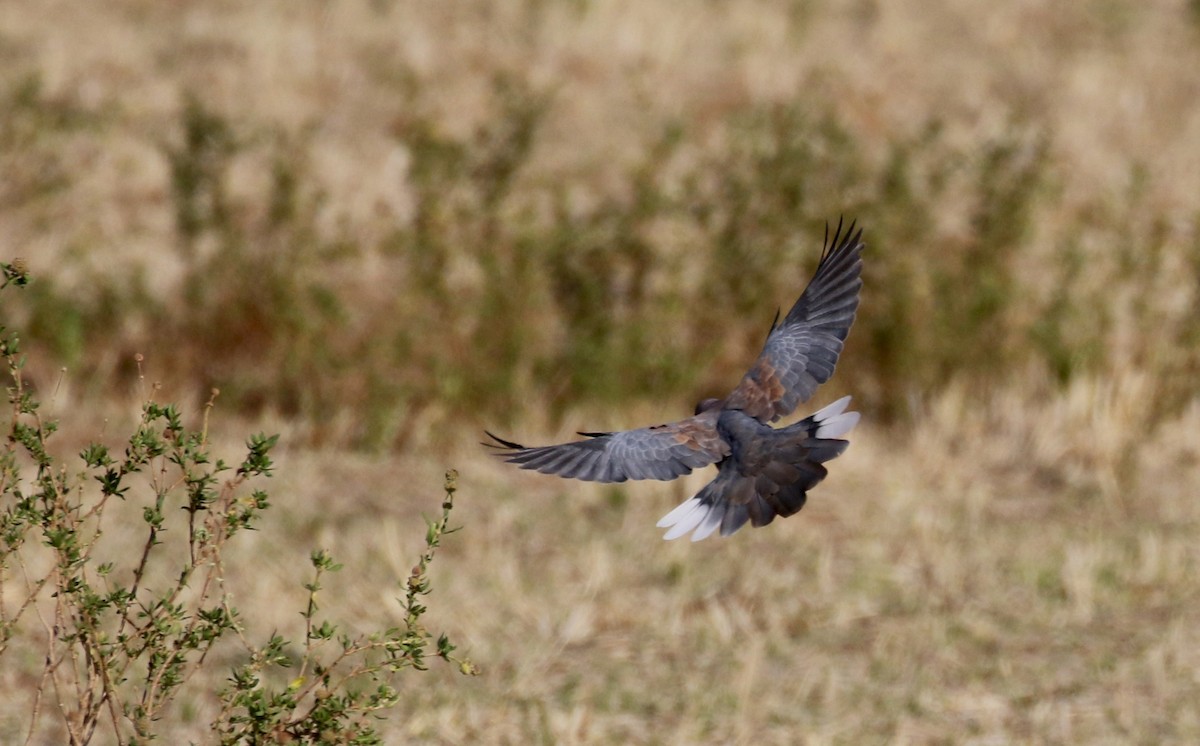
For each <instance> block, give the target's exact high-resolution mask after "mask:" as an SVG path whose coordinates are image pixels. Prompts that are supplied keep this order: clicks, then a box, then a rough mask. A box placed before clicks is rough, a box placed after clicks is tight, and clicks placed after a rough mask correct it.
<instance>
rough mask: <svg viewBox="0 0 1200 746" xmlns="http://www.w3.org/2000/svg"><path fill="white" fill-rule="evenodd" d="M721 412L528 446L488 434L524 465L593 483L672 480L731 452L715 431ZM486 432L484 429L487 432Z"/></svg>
mask: <svg viewBox="0 0 1200 746" xmlns="http://www.w3.org/2000/svg"><path fill="white" fill-rule="evenodd" d="M716 418H717V412H715V411H713V412H705V413H702V414H699V415H696V416H695V417H689V418H687V419H686V420H680V421H679V422H672V423H669V424H666V425H654V426H653V427H643V428H640V429H637V430H626V431H624V432H619V433H580V435H586V436H587V440H577V441H574V442H572V443H562V444H560V445H554V446H540V447H535V448H526V447H525V446H523V445H521V444H520V443H513V442H511V441H507V440H504V439H502V438H498V437H496V436H495V435H492V434H491V433H488V437H490V438H492V439H493V440H495V441H496V444H499V445H496V444H492V443H485V444H484V445H489V446H491V447H493V448H497V449H500V451H501V452H500V453H498V454H497V455H498V456H500V457H501V458H503V459H504V460H505V461H508V462H509V463H513V464H516V465H517V466H520V467H521V468H522V469H534V470H535V471H540V472H541V473H543V474H557V475H558V476H560V477H572V478H574V479H583V480H586V481H589V482H624V481H625V480H627V479H663V480H667V479H674V478H676V477H678V476H682V475H684V474H687V473H689V472H691V471H692V469H699V468H700V467H703V466H708V465H709V464H712V463H715V462H717V461H719V460H720V459H721V458H723V457H724V456H725V455H726V454H728V453H729V446H728V445H727V444H726V443H725V441H723V440H721V437H720V436H719V435H717V426H716V423H717V419H716ZM485 432H486V431H485Z"/></svg>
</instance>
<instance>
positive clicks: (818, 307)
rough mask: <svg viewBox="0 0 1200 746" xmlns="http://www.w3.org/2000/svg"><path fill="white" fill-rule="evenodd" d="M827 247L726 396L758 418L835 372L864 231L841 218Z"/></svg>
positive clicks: (767, 418)
mask: <svg viewBox="0 0 1200 746" xmlns="http://www.w3.org/2000/svg"><path fill="white" fill-rule="evenodd" d="M825 238H826V241H825V249H824V251H823V252H822V254H821V262H820V263H819V264H818V265H817V271H816V274H814V275H813V278H812V280H811V281H810V282H809V283H808V287H807V288H805V289H804V292H803V293H802V294H801V295H800V298H799V300H797V301H796V305H794V306H792V310H791V311H789V312H788V315H787V316H786V317H785V318H784V320H783V323H781V324H779V325H777V326H774V327H772V329H771V333H770V334H769V335H768V336H767V343H766V345H765V346H764V348H763V351H762V354H760V355H759V356H758V360H756V361H755V362H754V365H753V366H752V367H751V368H750V371H749V372H748V373H746V375H745V376H743V377H742V380H741V383H739V384H738V387H737V388H736V389H734V391H733V393H732V394H730V395H729V398H728V399H727V400H726V404H725V407H726V408H727V409H740V410H742V411H743V412H745V413H746V414H748V415H750V416H751V417H754V418H755V419H757V420H759V421H760V422H774V421H775V420H777V419H779V418H780V417H784V416H786V415H789V414H791V413H792V412H793V411H795V409H796V406H797V405H798V404H799V403H800V402H802V401H807V400H808V399H809V397H811V396H812V395H813V393H814V392H815V391H816V390H817V386H819V385H820V384H822V383H825V382H826V381H828V380H829V378H830V376H832V375H833V369H834V366H836V365H837V360H838V355H840V354H841V352H842V343H843V342H844V341H845V339H846V335H847V334H848V333H849V332H850V325H851V324H853V323H854V314H855V312H856V311H857V310H858V292H859V290H860V289H861V288H862V278H861V274H862V249H863V242H862V231H861V230H859V231H855V230H854V223H851V224H850V227H849V229H847V230H846V233H845V235H844V236H843V234H842V223H841V222H840V221H839V222H838V227H837V231H836V232H834V234H833V240H832V241H830V240H828V239H829V233H828V228H826V234H825Z"/></svg>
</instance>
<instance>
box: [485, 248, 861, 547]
mask: <svg viewBox="0 0 1200 746" xmlns="http://www.w3.org/2000/svg"><path fill="white" fill-rule="evenodd" d="M827 238H828V236H827ZM862 248H863V243H862V232H861V231H859V232H857V233H856V232H855V231H854V225H853V224H851V226H850V228H849V230H848V231H847V232H846V234H845V237H844V238H843V236H842V231H841V225H839V226H838V230H837V232H835V234H834V236H833V240H832V241H828V240H827V241H826V245H825V250H824V252H823V253H822V256H821V262H820V264H819V265H818V266H817V271H816V274H815V275H814V276H813V279H812V281H811V282H810V283H809V285H808V287H807V288H805V290H804V292H803V293H802V294H801V295H800V298H799V299H798V300H797V301H796V303H795V305H794V306H792V308H791V310H790V311H789V312H788V314H787V316H786V317H784V319H783V321H782V322H781V323H777V324H775V325H773V326H772V328H771V333H770V334H769V335H768V336H767V342H766V345H765V346H764V348H763V351H762V353H761V354H760V355H759V356H758V359H757V360H756V361H755V363H754V365H753V366H751V368H750V370H749V371H748V372H747V373H746V375H745V376H743V377H742V380H741V382H740V383H739V384H738V386H737V388H735V389H734V390H733V392H732V393H731V394H730V395H729V396H727V397H726V398H725V399H707V400H705V401H703V402H701V403H700V404H698V405H697V407H696V413H695V414H694V415H693V416H692V417H688V418H686V419H683V420H679V421H677V422H671V423H667V424H663V425H654V426H651V427H644V428H640V429H637V430H626V431H623V432H616V433H581V435H584V436H586V439H585V440H579V441H574V442H571V443H563V444H560V445H553V446H542V447H535V448H526V447H525V446H522V445H520V444H518V443H513V442H510V441H507V440H503V439H501V438H497V437H496V436H494V435H491V434H490V433H489V435H490V436H491V437H492V438H493V439H494V440H495V441H496V442H497V443H498V444H499V445H498V446H496V447H498V448H500V449H502V452H501V454H500V455H501V456H502V457H503V458H504V459H505V460H507V461H509V462H511V463H514V464H517V465H518V466H520V467H521V468H523V469H535V470H537V471H540V472H542V473H545V474H557V475H559V476H563V477H571V478H575V479H583V480H588V481H595V482H624V481H625V480H627V479H661V480H668V479H675V478H676V477H679V476H682V475H684V474H687V473H689V472H691V471H692V470H693V469H698V468H701V467H704V466H708V465H709V464H714V463H715V464H717V476H716V478H715V479H714V480H713V481H712V482H709V483H708V485H706V486H705V487H704V489H702V490H701V491H700V492H699V493H697V495H696V496H695V497H693V498H691V499H689V500H687V501H686V502H684V503H683V504H681V505H680V506H679V507H677V508H676V509H675V510H673V511H671V512H670V513H668V514H667V515H666V516H664V517H663V519H662V520H660V521H659V523H658V525H659V526H660V527H663V528H669V530H668V531H667V533H666V535H665V537H664V538H667V539H674V538H678V537H680V536H683V535H684V534H686V533H688V532H693V533H692V540H693V541H697V540H699V539H703V538H705V537H707V536H709V535H711V534H712V533H714V532H715V531H716V530H717V529H720V532H721V534H722V535H729V534H732V533H733V532H734V531H737V530H738V529H739V528H741V527H742V526H743V525H745V523H746V522H747V521H749V522H750V523H751V524H752V525H754V526H764V525H766V524H768V523H770V522H771V521H772V520H774V518H775V516H776V515H779V516H784V517H787V516H789V515H792V514H794V513H796V512H797V511H799V510H800V508H801V507H803V506H804V502H805V500H806V498H807V492H808V490H809V489H811V488H812V487H814V486H815V485H816V484H817V483H818V482H820V481H821V480H822V479H824V478H825V475H826V470H825V467H824V466H823V464H824V463H825V462H827V461H830V460H831V459H834V458H836V457H837V456H839V455H841V453H842V452H843V451H845V450H846V447H847V446H848V445H849V443H848V442H847V441H845V440H841V439H839V436H841V435H844V434H846V433H847V432H849V431H850V430H851V429H852V428H853V427H854V425H855V423H857V422H858V413H857V412H846V411H845V410H846V407H847V406H848V404H849V402H850V397H848V396H847V397H844V398H842V399H839V400H838V401H836V402H834V403H833V404H831V405H829V406H828V407H825V408H824V409H822V410H820V411H819V412H817V413H815V414H813V415H812V416H810V417H807V418H805V419H804V420H801V421H800V422H797V423H795V424H793V425H789V426H787V427H783V428H773V427H771V426H770V424H769V423H771V422H774V421H776V420H778V419H780V418H781V417H784V416H786V415H788V414H791V413H792V412H793V411H795V409H796V406H797V405H798V404H799V403H800V402H802V401H807V400H808V399H809V398H810V397H812V395H813V393H814V392H815V391H816V388H817V386H818V385H820V384H822V383H824V382H825V381H827V380H829V378H830V377H831V376H832V375H833V371H834V368H835V366H836V365H837V359H838V356H839V355H840V354H841V351H842V345H843V342H844V340H845V339H846V335H847V334H848V333H849V331H850V326H851V324H853V322H854V315H855V312H856V311H857V309H858V294H859V290H860V289H861V287H862V279H861V277H860V275H861V272H862V258H861V254H862Z"/></svg>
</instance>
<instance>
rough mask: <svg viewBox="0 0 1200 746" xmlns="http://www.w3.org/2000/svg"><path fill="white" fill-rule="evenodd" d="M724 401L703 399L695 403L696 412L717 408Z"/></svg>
mask: <svg viewBox="0 0 1200 746" xmlns="http://www.w3.org/2000/svg"><path fill="white" fill-rule="evenodd" d="M724 403H725V402H724V400H723V399H705V400H704V401H702V402H700V403H699V404H697V405H696V414H701V413H703V412H707V411H709V410H711V409H717V408H719V407H720V406H721V405H722V404H724Z"/></svg>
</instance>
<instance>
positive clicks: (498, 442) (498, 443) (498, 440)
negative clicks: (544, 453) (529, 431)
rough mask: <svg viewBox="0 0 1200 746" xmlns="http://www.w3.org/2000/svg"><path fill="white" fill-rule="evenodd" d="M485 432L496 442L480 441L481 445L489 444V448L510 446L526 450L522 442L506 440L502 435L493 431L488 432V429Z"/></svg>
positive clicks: (513, 448)
mask: <svg viewBox="0 0 1200 746" xmlns="http://www.w3.org/2000/svg"><path fill="white" fill-rule="evenodd" d="M483 434H484V435H486V436H488V437H489V438H491V439H492V440H494V441H496V442H495V443H486V442H480V444H479V445H481V446H487V447H488V448H509V449H512V450H514V451H523V450H525V446H523V445H521V444H520V443H514V442H512V441H511V440H505V439H504V438H501V437H500V436H498V435H496V434H495V433H491V432H488V431H487V430H484V431H483Z"/></svg>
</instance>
